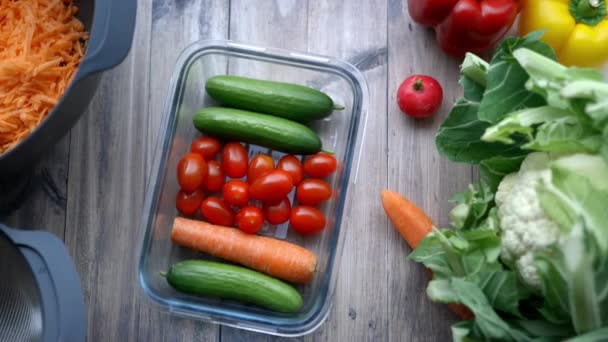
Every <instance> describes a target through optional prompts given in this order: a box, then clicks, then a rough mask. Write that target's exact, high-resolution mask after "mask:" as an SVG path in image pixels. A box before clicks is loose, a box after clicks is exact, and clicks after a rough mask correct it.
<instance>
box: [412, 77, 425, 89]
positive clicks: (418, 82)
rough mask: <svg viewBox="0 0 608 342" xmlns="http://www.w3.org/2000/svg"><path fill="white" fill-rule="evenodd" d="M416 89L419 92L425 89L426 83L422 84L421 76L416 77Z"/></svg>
mask: <svg viewBox="0 0 608 342" xmlns="http://www.w3.org/2000/svg"><path fill="white" fill-rule="evenodd" d="M414 90H415V91H417V92H421V91H423V90H424V85H423V84H422V79H421V78H418V79H416V82H414Z"/></svg>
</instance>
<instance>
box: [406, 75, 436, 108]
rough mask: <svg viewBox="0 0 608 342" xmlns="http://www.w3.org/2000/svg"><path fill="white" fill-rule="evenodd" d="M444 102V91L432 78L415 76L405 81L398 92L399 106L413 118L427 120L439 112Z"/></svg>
mask: <svg viewBox="0 0 608 342" xmlns="http://www.w3.org/2000/svg"><path fill="white" fill-rule="evenodd" d="M441 101H443V89H441V85H440V84H439V82H437V80H435V79H434V78H432V77H430V76H424V75H413V76H410V77H408V78H407V79H405V81H403V83H401V86H399V90H398V91H397V104H399V108H400V109H401V111H402V112H404V113H405V114H407V115H409V116H411V117H413V118H427V117H430V116H432V115H433V114H435V113H436V112H437V110H438V109H439V107H441Z"/></svg>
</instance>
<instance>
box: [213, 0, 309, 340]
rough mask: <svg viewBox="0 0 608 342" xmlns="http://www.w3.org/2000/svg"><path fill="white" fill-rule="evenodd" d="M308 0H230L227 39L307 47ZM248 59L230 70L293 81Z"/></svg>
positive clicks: (240, 333)
mask: <svg viewBox="0 0 608 342" xmlns="http://www.w3.org/2000/svg"><path fill="white" fill-rule="evenodd" d="M307 7H308V1H299V0H261V1H250V0H232V1H231V6H230V33H229V36H230V39H231V40H236V41H241V42H246V43H251V44H257V45H262V46H269V47H275V48H283V49H292V50H299V51H306V46H307V45H306V42H307V25H308V22H307V13H308V9H307ZM247 67H248V65H247V62H234V63H230V65H229V68H230V69H229V71H230V73H235V74H246V75H249V76H251V77H261V78H263V77H264V76H265V75H269V74H271V75H273V77H275V76H278V77H279V78H280V79H282V80H283V81H292V82H293V81H294V79H296V78H297V74H295V73H294V72H289V73H282V74H280V75H276V74H275V73H273V71H275V70H274V69H273V66H271V65H268V66H266V67H259V68H257V69H256V70H247ZM221 339H222V340H225V341H270V340H282V339H281V338H275V337H271V336H268V335H263V334H259V333H254V332H249V331H245V330H239V329H235V328H231V327H225V326H223V327H222V328H221Z"/></svg>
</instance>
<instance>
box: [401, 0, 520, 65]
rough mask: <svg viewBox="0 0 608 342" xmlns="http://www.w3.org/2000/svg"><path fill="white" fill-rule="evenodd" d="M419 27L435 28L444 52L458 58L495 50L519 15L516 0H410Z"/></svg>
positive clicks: (412, 15)
mask: <svg viewBox="0 0 608 342" xmlns="http://www.w3.org/2000/svg"><path fill="white" fill-rule="evenodd" d="M408 8H409V13H410V16H411V17H412V19H414V21H415V22H417V23H418V24H421V25H424V26H429V27H433V28H434V29H435V32H436V34H437V41H438V43H439V46H440V47H441V49H442V50H443V51H444V52H445V53H447V54H449V55H453V56H456V57H462V56H464V54H465V53H466V52H473V53H475V54H481V53H483V52H485V51H488V50H490V49H492V48H493V47H494V46H495V45H496V43H498V42H499V41H500V40H501V39H502V38H503V37H504V35H505V34H506V33H507V31H509V29H510V28H511V25H513V21H514V20H515V17H516V16H517V11H518V6H517V1H516V0H408Z"/></svg>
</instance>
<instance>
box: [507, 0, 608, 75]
mask: <svg viewBox="0 0 608 342" xmlns="http://www.w3.org/2000/svg"><path fill="white" fill-rule="evenodd" d="M536 30H547V31H546V33H545V35H544V36H543V40H544V41H545V42H547V43H548V44H549V45H551V46H552V47H553V49H555V52H556V53H557V56H558V58H559V61H560V62H561V63H562V64H565V65H568V66H572V65H576V66H599V65H601V64H603V63H605V62H606V61H608V16H607V15H606V0H524V1H522V8H521V17H520V18H519V33H520V34H521V35H524V34H527V33H529V32H531V31H536Z"/></svg>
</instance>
